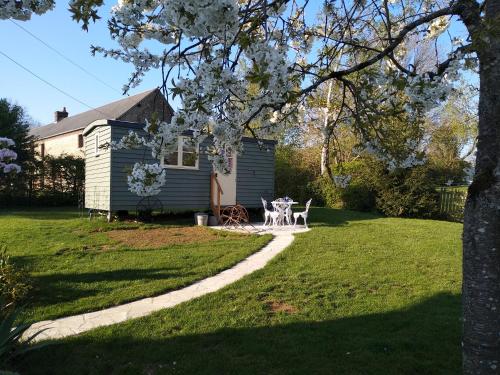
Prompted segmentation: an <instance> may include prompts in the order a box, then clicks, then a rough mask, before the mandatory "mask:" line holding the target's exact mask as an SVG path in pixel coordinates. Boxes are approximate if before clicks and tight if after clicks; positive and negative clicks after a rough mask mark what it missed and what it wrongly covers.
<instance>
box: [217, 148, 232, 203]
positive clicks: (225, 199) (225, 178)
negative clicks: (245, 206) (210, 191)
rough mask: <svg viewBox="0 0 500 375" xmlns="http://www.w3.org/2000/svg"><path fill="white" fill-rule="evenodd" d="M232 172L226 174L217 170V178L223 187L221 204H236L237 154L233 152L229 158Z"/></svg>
mask: <svg viewBox="0 0 500 375" xmlns="http://www.w3.org/2000/svg"><path fill="white" fill-rule="evenodd" d="M229 162H230V163H229V165H230V168H231V173H229V174H227V175H225V174H223V173H221V172H217V180H218V181H219V184H220V187H221V188H222V194H221V198H220V204H221V206H230V205H234V204H236V154H235V153H233V155H231V157H230V158H229Z"/></svg>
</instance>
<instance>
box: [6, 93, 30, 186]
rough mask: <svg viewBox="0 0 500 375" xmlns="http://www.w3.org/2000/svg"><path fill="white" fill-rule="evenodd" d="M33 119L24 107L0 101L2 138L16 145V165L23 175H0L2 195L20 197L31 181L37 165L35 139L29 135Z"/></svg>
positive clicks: (14, 148) (13, 148)
mask: <svg viewBox="0 0 500 375" xmlns="http://www.w3.org/2000/svg"><path fill="white" fill-rule="evenodd" d="M30 123H31V119H30V118H29V116H27V114H26V111H25V110H24V108H23V107H21V106H20V105H17V104H13V103H10V102H9V101H8V100H7V99H0V137H6V138H10V139H12V140H13V141H14V143H15V145H14V146H12V150H14V151H15V152H16V153H17V160H16V163H17V164H19V165H20V166H21V168H22V170H23V173H21V174H19V175H16V176H13V175H12V174H2V175H0V194H2V195H18V193H19V192H24V191H25V190H26V189H25V188H24V187H25V186H26V184H27V181H28V180H29V176H30V171H32V169H33V165H34V163H35V152H34V143H33V142H34V139H33V137H32V136H30V135H29V127H30Z"/></svg>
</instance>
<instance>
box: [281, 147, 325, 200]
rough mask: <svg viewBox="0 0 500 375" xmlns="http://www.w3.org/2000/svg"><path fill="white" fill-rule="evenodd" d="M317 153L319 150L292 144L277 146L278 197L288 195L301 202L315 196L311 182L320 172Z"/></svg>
mask: <svg viewBox="0 0 500 375" xmlns="http://www.w3.org/2000/svg"><path fill="white" fill-rule="evenodd" d="M316 155H317V152H313V151H311V150H309V149H297V148H294V147H292V146H279V147H277V148H276V159H275V160H276V161H275V194H276V197H284V196H288V197H291V198H293V199H294V200H296V201H298V202H301V203H305V202H306V201H307V200H309V199H310V198H314V197H313V194H314V188H313V187H312V186H311V185H310V184H309V182H311V181H314V180H315V179H316V177H317V175H318V174H319V170H318V167H317V166H318V165H319V159H318V158H317V157H316ZM314 200H315V204H317V203H316V199H314Z"/></svg>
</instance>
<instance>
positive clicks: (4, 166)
mask: <svg viewBox="0 0 500 375" xmlns="http://www.w3.org/2000/svg"><path fill="white" fill-rule="evenodd" d="M14 146H15V143H14V141H13V140H12V139H10V138H5V137H0V172H2V173H5V174H7V173H19V172H21V167H20V166H19V165H17V164H16V163H14V161H15V160H16V159H17V153H16V152H15V151H14V150H12V149H11V147H14Z"/></svg>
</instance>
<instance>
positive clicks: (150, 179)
mask: <svg viewBox="0 0 500 375" xmlns="http://www.w3.org/2000/svg"><path fill="white" fill-rule="evenodd" d="M127 182H128V186H129V190H130V191H131V192H132V193H135V194H137V195H138V196H140V197H151V196H154V195H158V194H159V193H160V192H161V188H162V187H163V186H164V185H165V182H166V171H165V169H163V168H162V167H161V166H160V165H159V164H157V163H156V164H145V163H135V164H134V167H133V169H132V172H131V173H130V175H129V176H128V177H127Z"/></svg>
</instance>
